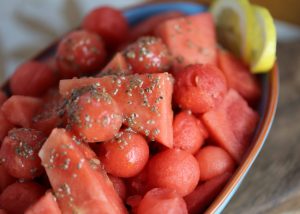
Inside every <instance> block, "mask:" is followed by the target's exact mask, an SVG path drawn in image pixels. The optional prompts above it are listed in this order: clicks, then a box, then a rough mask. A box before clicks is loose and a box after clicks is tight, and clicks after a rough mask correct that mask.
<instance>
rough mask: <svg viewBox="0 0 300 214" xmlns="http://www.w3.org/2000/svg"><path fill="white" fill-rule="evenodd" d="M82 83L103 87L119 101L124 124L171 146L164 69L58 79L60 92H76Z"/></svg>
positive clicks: (167, 78) (169, 81) (168, 84)
mask: <svg viewBox="0 0 300 214" xmlns="http://www.w3.org/2000/svg"><path fill="white" fill-rule="evenodd" d="M85 86H92V87H97V88H98V89H99V90H101V91H105V92H106V93H108V95H110V96H111V97H112V98H113V99H114V100H115V101H116V102H117V103H118V105H119V108H120V109H121V112H122V113H123V116H124V119H125V122H124V123H125V124H126V125H127V126H129V127H130V128H132V129H133V130H134V131H137V132H139V133H141V134H144V135H145V136H148V137H149V138H150V139H151V140H156V141H158V142H160V143H162V144H163V145H165V146H167V147H169V148H172V146H173V129H172V122H173V111H172V106H171V100H172V92H173V78H172V77H171V75H170V74H168V73H158V74H141V75H138V74H135V75H128V76H121V77H120V76H105V77H102V78H82V79H72V80H61V82H60V86H59V87H60V93H61V94H62V95H63V96H70V95H71V94H72V92H73V95H74V94H76V90H75V89H80V88H82V87H85Z"/></svg>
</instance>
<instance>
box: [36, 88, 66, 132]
mask: <svg viewBox="0 0 300 214" xmlns="http://www.w3.org/2000/svg"><path fill="white" fill-rule="evenodd" d="M42 101H43V104H42V106H41V108H40V109H39V111H37V112H36V113H35V115H34V117H33V119H32V127H33V128H35V129H37V130H40V131H42V132H44V133H45V134H50V133H51V131H52V129H54V128H56V127H61V126H62V125H63V124H64V123H65V119H66V118H65V99H63V97H62V96H61V95H60V94H59V92H58V89H56V88H55V89H50V90H48V92H47V93H46V94H45V95H44V96H43V97H42Z"/></svg>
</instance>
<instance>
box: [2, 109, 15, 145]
mask: <svg viewBox="0 0 300 214" xmlns="http://www.w3.org/2000/svg"><path fill="white" fill-rule="evenodd" d="M0 124H1V125H0V142H1V141H2V140H3V139H4V138H5V136H6V135H7V133H8V131H9V130H11V129H12V128H13V127H14V126H13V124H11V123H10V122H9V121H8V120H7V119H6V118H5V116H4V114H3V112H2V111H1V110H0Z"/></svg>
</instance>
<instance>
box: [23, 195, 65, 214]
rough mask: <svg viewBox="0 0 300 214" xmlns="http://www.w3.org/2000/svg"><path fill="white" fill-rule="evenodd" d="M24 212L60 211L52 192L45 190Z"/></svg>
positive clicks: (31, 213) (41, 213) (56, 212)
mask: <svg viewBox="0 0 300 214" xmlns="http://www.w3.org/2000/svg"><path fill="white" fill-rule="evenodd" d="M25 214H61V211H60V209H59V207H58V204H57V202H56V198H55V197H54V196H53V194H52V193H51V192H46V194H45V195H44V196H43V197H41V198H40V199H39V200H38V201H37V202H36V203H35V204H33V205H32V206H30V207H29V208H28V209H27V210H26V212H25Z"/></svg>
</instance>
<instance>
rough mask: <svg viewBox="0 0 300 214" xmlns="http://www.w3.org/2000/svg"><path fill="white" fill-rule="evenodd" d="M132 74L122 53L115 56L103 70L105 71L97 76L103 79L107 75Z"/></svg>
mask: <svg viewBox="0 0 300 214" xmlns="http://www.w3.org/2000/svg"><path fill="white" fill-rule="evenodd" d="M130 73H132V72H131V70H130V69H129V66H128V64H127V62H126V59H125V57H124V56H123V54H122V53H119V52H118V53H116V54H115V56H114V57H113V58H112V59H111V61H110V62H109V63H108V64H107V65H106V66H105V68H103V70H102V71H101V72H100V73H99V74H97V75H96V76H98V77H101V76H105V75H111V74H116V75H124V74H130Z"/></svg>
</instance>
